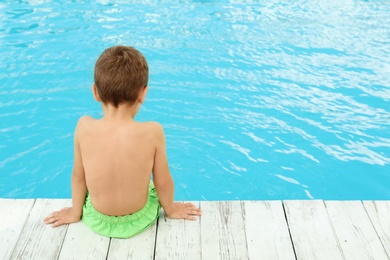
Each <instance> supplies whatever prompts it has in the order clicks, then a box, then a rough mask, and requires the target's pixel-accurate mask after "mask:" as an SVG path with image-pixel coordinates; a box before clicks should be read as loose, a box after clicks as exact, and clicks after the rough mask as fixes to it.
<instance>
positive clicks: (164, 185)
mask: <svg viewBox="0 0 390 260" xmlns="http://www.w3.org/2000/svg"><path fill="white" fill-rule="evenodd" d="M155 130H156V136H157V146H156V151H155V155H154V164H153V182H154V186H155V187H156V191H157V195H158V198H159V200H160V204H161V206H162V207H163V209H164V211H165V214H166V215H167V217H169V218H183V219H189V220H196V217H195V216H200V215H201V214H202V211H201V210H200V209H199V208H197V207H196V206H195V205H194V204H192V203H185V204H183V203H178V202H174V201H173V198H174V184H173V180H172V176H171V174H170V172H169V167H168V158H167V153H166V144H165V136H164V130H163V128H162V126H161V125H160V124H157V123H156V129H155Z"/></svg>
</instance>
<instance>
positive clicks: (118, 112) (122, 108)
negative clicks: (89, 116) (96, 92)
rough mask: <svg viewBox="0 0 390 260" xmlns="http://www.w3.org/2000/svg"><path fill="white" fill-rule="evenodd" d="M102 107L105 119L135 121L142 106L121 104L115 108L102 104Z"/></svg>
mask: <svg viewBox="0 0 390 260" xmlns="http://www.w3.org/2000/svg"><path fill="white" fill-rule="evenodd" d="M102 106H103V113H104V116H103V119H105V120H110V121H111V120H115V121H122V120H125V121H128V120H129V119H130V120H134V117H135V115H136V114H137V113H138V110H139V108H140V106H141V105H140V104H139V103H138V102H136V103H134V104H125V103H124V104H119V105H118V107H114V106H113V105H111V104H102Z"/></svg>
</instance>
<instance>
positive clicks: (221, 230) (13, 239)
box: [0, 199, 390, 260]
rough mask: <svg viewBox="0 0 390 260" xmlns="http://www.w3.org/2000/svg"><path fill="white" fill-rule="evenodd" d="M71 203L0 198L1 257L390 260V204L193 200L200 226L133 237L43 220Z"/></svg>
mask: <svg viewBox="0 0 390 260" xmlns="http://www.w3.org/2000/svg"><path fill="white" fill-rule="evenodd" d="M70 203H71V202H70V200H56V199H36V200H34V199H30V200H13V199H0V219H1V222H0V259H207V260H208V259H212V260H216V259H353V260H355V259H381V260H382V259H390V257H389V256H390V202H389V201H364V202H361V201H320V200H315V201H313V200H306V201H284V202H282V201H215V202H206V201H201V202H193V203H195V204H197V205H198V206H200V208H202V210H203V215H202V217H200V218H199V219H198V220H197V221H185V220H172V219H168V218H166V217H165V215H164V213H163V212H162V214H161V216H160V218H159V219H158V221H157V222H156V223H155V224H153V225H152V226H151V227H150V228H148V229H147V230H146V231H144V232H142V233H141V234H139V235H136V236H135V237H132V238H130V239H114V238H106V237H102V236H100V235H97V234H95V233H93V232H92V231H91V230H89V229H88V228H87V227H86V226H85V225H84V224H83V223H82V222H79V223H76V224H72V225H66V226H62V227H59V228H55V229H53V228H51V227H49V226H45V225H44V224H43V222H42V219H43V218H44V217H45V216H46V215H48V214H49V213H51V212H52V211H54V210H58V209H60V208H62V207H65V206H69V205H70Z"/></svg>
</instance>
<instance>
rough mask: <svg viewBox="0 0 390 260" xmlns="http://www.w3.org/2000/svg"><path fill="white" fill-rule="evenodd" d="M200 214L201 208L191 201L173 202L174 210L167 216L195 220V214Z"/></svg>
mask: <svg viewBox="0 0 390 260" xmlns="http://www.w3.org/2000/svg"><path fill="white" fill-rule="evenodd" d="M201 215H202V210H201V209H199V208H198V207H196V206H195V205H194V204H192V203H180V202H175V210H174V212H172V213H171V214H170V215H168V218H176V219H186V220H196V219H197V216H201Z"/></svg>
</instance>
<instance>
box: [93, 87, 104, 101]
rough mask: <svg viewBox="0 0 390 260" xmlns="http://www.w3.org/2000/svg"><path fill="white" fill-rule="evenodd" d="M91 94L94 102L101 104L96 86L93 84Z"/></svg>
mask: <svg viewBox="0 0 390 260" xmlns="http://www.w3.org/2000/svg"><path fill="white" fill-rule="evenodd" d="M92 94H93V97H94V98H95V100H96V101H97V102H102V100H101V98H100V96H99V92H98V91H97V89H96V85H95V84H92Z"/></svg>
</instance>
